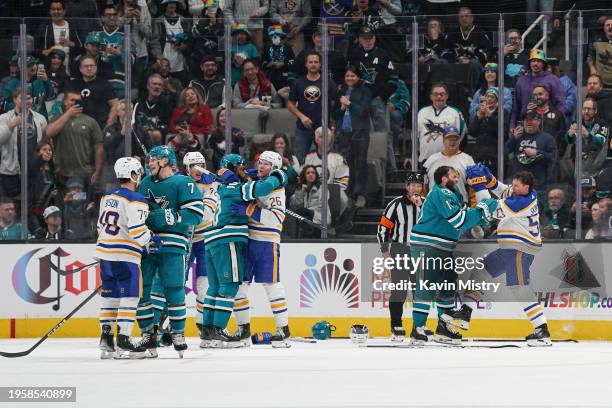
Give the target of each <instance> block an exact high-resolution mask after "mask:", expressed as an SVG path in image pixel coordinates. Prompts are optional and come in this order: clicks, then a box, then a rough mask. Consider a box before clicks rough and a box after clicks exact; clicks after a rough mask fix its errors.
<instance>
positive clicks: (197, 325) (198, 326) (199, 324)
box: [196, 323, 204, 338]
mask: <svg viewBox="0 0 612 408" xmlns="http://www.w3.org/2000/svg"><path fill="white" fill-rule="evenodd" d="M196 327H197V328H198V337H199V338H202V330H204V326H203V325H202V323H196Z"/></svg>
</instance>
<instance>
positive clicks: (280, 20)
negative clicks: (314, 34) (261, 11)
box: [270, 0, 312, 55]
mask: <svg viewBox="0 0 612 408" xmlns="http://www.w3.org/2000/svg"><path fill="white" fill-rule="evenodd" d="M270 16H271V17H272V21H273V22H274V23H276V24H280V25H281V28H282V29H283V30H284V31H285V32H286V33H287V45H289V46H290V47H291V48H292V50H293V54H294V55H297V54H299V53H300V51H302V50H303V49H304V28H306V27H308V25H309V24H310V20H311V19H312V6H311V5H310V0H292V1H285V0H270Z"/></svg>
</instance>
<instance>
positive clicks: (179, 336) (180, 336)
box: [172, 332, 187, 358]
mask: <svg viewBox="0 0 612 408" xmlns="http://www.w3.org/2000/svg"><path fill="white" fill-rule="evenodd" d="M172 345H173V346H174V349H175V350H176V351H177V352H178V355H179V357H180V358H183V353H185V350H187V343H185V334H184V333H182V332H172Z"/></svg>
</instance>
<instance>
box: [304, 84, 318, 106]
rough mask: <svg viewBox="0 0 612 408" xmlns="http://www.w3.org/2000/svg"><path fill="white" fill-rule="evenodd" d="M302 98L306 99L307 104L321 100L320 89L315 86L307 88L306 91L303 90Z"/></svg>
mask: <svg viewBox="0 0 612 408" xmlns="http://www.w3.org/2000/svg"><path fill="white" fill-rule="evenodd" d="M304 98H306V100H307V101H308V102H316V101H318V100H319V99H320V98H321V89H319V87H318V86H316V85H310V86H307V87H306V89H304Z"/></svg>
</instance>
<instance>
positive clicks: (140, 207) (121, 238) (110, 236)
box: [96, 157, 151, 359]
mask: <svg viewBox="0 0 612 408" xmlns="http://www.w3.org/2000/svg"><path fill="white" fill-rule="evenodd" d="M142 174H143V169H142V166H141V165H140V162H139V161H138V160H137V159H135V158H133V157H122V158H120V159H118V160H117V162H116V163H115V175H116V176H117V179H118V180H119V182H120V183H121V187H120V188H118V189H116V190H113V191H110V192H108V193H106V194H105V195H104V196H103V197H102V200H101V201H100V216H99V217H98V225H97V227H98V241H97V243H96V258H98V259H100V270H101V276H102V290H101V296H102V305H101V307H100V328H101V331H102V335H101V337H100V350H101V355H100V356H101V358H102V359H107V358H112V357H119V358H144V357H145V352H146V348H145V347H143V346H142V345H140V344H139V343H138V342H137V341H135V340H133V339H132V337H131V335H132V327H133V326H134V321H135V319H136V308H137V306H138V300H139V298H140V295H141V290H142V282H141V272H140V258H141V256H142V253H143V247H144V246H145V245H147V244H148V243H149V241H150V239H151V232H150V231H149V228H148V227H147V226H146V225H145V220H146V219H147V215H148V213H149V207H148V204H147V202H146V200H145V198H144V197H143V196H142V194H140V193H139V192H138V191H137V188H138V184H139V183H140V179H141V177H142ZM115 323H117V325H118V326H119V331H118V334H117V353H116V354H115V346H114V332H115Z"/></svg>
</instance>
